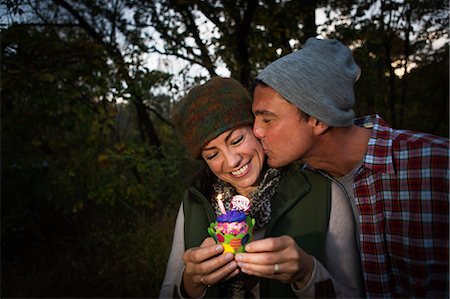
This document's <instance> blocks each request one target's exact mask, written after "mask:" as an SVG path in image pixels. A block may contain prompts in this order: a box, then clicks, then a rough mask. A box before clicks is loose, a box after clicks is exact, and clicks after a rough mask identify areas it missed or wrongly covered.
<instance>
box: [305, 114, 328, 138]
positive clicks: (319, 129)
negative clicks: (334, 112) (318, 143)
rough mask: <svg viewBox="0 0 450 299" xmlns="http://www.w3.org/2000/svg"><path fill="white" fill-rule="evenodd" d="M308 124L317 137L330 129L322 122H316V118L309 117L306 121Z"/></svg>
mask: <svg viewBox="0 0 450 299" xmlns="http://www.w3.org/2000/svg"><path fill="white" fill-rule="evenodd" d="M308 123H309V124H310V125H311V127H312V128H313V131H314V134H315V135H317V136H319V135H322V134H324V133H325V132H327V131H328V130H329V129H331V127H330V126H329V125H328V124H326V123H324V122H323V121H320V120H318V119H317V118H315V117H313V116H311V117H310V118H309V120H308Z"/></svg>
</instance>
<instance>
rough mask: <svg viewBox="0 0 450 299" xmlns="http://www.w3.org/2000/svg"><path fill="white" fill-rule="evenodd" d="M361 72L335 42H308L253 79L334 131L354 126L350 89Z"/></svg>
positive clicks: (348, 54)
mask: <svg viewBox="0 0 450 299" xmlns="http://www.w3.org/2000/svg"><path fill="white" fill-rule="evenodd" d="M359 75H360V68H359V66H358V65H357V64H356V63H355V61H354V59H353V56H352V52H351V50H350V49H349V48H348V47H346V46H344V45H343V44H342V43H341V42H339V41H337V40H321V39H317V38H309V39H308V40H307V41H306V43H305V45H304V46H303V48H302V49H300V50H298V51H296V52H294V53H291V54H288V55H286V56H283V57H281V58H279V59H277V60H275V61H274V62H272V63H271V64H269V65H268V66H267V67H266V68H264V69H263V70H262V71H261V73H260V74H259V75H258V76H257V77H256V79H257V80H260V81H262V82H264V83H265V84H267V85H268V86H270V87H271V88H273V89H274V90H275V91H277V92H278V93H279V94H280V95H281V96H283V97H284V98H285V99H286V100H288V101H289V102H291V103H293V104H295V105H296V106H297V107H298V108H300V109H301V110H302V111H304V112H306V113H308V114H309V115H311V116H313V117H315V118H317V119H319V120H321V121H323V122H325V123H327V124H329V125H330V126H334V127H347V126H351V125H352V124H353V117H354V113H353V110H352V107H353V104H354V103H355V95H354V92H353V85H354V83H355V82H356V80H358V78H359Z"/></svg>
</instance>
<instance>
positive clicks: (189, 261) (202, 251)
mask: <svg viewBox="0 0 450 299" xmlns="http://www.w3.org/2000/svg"><path fill="white" fill-rule="evenodd" d="M222 252H223V246H222V245H220V244H216V243H215V242H214V239H213V238H211V237H209V238H206V239H205V240H204V241H203V243H202V244H201V245H200V247H195V248H191V249H188V250H186V252H185V253H184V255H183V260H184V263H185V265H186V268H185V270H184V272H183V283H182V285H183V288H184V292H185V293H186V294H183V296H186V295H187V296H188V297H198V296H200V295H201V294H202V293H203V291H204V290H205V288H206V287H208V286H209V285H212V284H216V283H218V282H220V281H223V280H226V279H229V278H231V277H233V276H235V275H237V274H238V273H239V269H238V267H237V263H236V261H235V260H234V255H233V254H232V253H229V252H227V253H226V254H222Z"/></svg>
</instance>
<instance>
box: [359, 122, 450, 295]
mask: <svg viewBox="0 0 450 299" xmlns="http://www.w3.org/2000/svg"><path fill="white" fill-rule="evenodd" d="M355 124H356V125H359V126H364V127H366V128H370V127H372V128H373V133H372V136H371V138H370V140H369V144H368V148H367V151H366V154H365V156H364V158H363V162H362V165H361V167H360V168H359V169H358V171H357V172H356V174H355V177H354V181H353V190H354V195H355V201H356V205H357V207H358V211H359V215H358V216H359V224H360V245H361V246H360V248H361V264H362V268H363V274H364V281H365V286H366V294H367V296H368V297H407V298H411V297H438V298H448V295H449V294H448V271H449V268H448V262H449V261H448V260H449V252H448V245H449V243H448V242H449V164H448V163H449V140H448V139H445V138H441V137H437V136H432V135H429V134H425V133H418V132H412V131H405V130H394V129H392V128H390V127H389V126H388V125H387V124H386V123H385V122H384V121H383V120H382V119H381V118H380V117H379V116H378V115H374V116H366V117H364V118H361V119H357V120H356V121H355Z"/></svg>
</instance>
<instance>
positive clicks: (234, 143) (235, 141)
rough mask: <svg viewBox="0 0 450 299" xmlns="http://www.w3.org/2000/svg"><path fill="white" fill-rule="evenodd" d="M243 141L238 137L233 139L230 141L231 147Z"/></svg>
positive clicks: (242, 137)
mask: <svg viewBox="0 0 450 299" xmlns="http://www.w3.org/2000/svg"><path fill="white" fill-rule="evenodd" d="M243 139H244V136H242V135H241V136H239V137H238V138H236V139H233V141H231V145H236V144H238V143H239V142H241V141H242V140H243Z"/></svg>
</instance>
